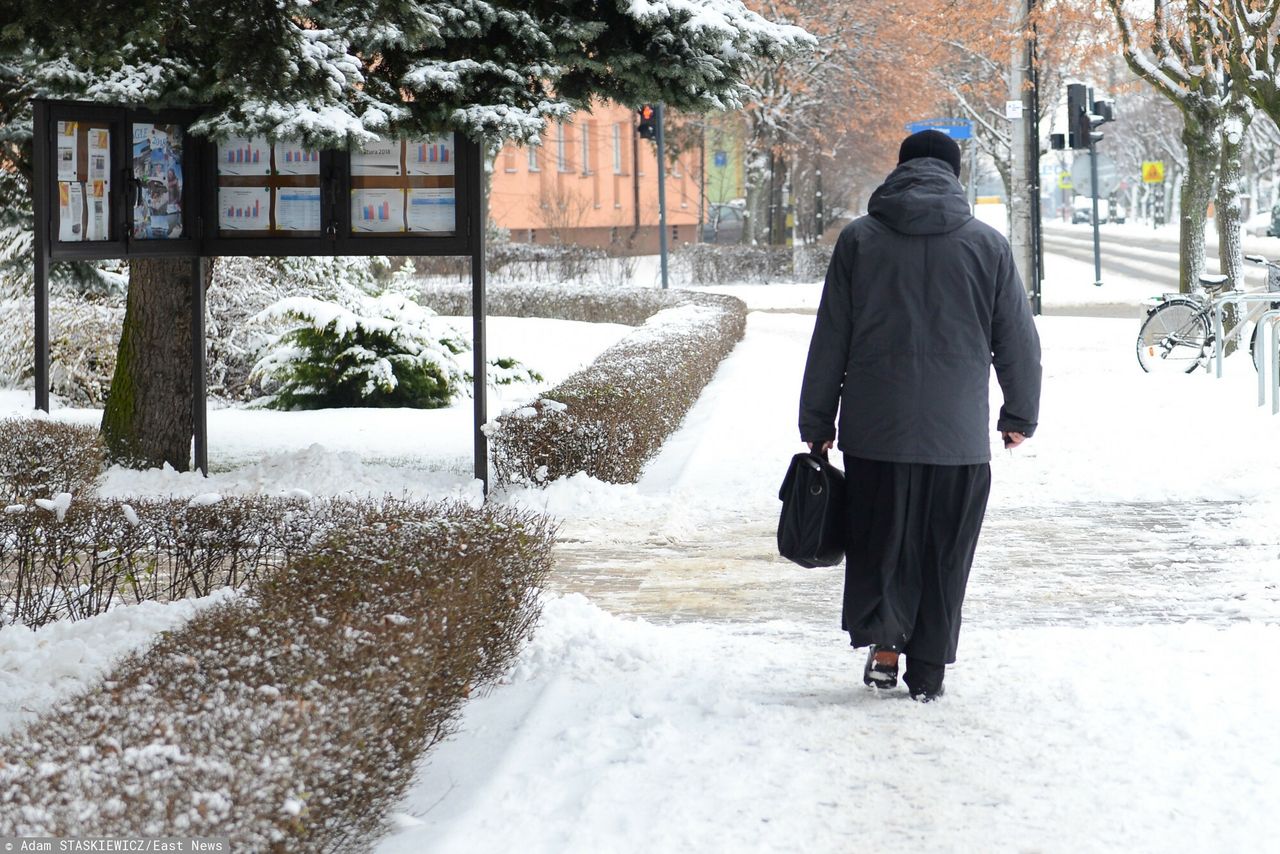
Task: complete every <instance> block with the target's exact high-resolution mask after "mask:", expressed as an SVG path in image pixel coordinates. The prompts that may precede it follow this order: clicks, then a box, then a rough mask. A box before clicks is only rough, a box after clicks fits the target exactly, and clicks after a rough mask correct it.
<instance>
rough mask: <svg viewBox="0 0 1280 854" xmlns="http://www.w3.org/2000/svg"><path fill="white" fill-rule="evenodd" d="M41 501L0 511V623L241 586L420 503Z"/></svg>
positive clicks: (41, 620)
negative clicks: (339, 535)
mask: <svg viewBox="0 0 1280 854" xmlns="http://www.w3.org/2000/svg"><path fill="white" fill-rule="evenodd" d="M42 503H44V504H45V507H50V505H52V506H51V508H50V509H45V507H42V506H39V505H34V504H33V505H15V506H11V507H9V508H8V509H7V510H6V512H4V514H3V515H0V626H3V625H4V624H5V623H6V622H9V623H21V624H23V625H26V626H28V627H30V628H37V627H39V626H42V625H44V624H46V623H49V622H52V621H53V620H58V619H82V618H84V617H91V616H94V615H95V614H100V613H102V612H104V611H106V610H107V609H109V608H110V607H112V606H113V605H115V604H118V603H121V602H124V603H134V602H143V601H149V600H156V601H162V602H163V601H171V600H173V599H180V598H185V597H189V596H205V595H207V594H209V593H211V592H213V591H214V590H217V589H219V588H222V587H240V586H241V585H243V584H246V583H251V582H254V581H256V580H257V579H258V578H259V577H260V576H261V575H262V574H264V573H266V572H268V571H271V570H273V569H278V568H281V567H284V566H287V565H288V564H289V563H290V561H291V560H293V559H294V557H295V556H297V555H299V554H302V553H304V552H306V551H307V550H309V549H311V548H313V547H314V545H315V543H316V542H318V541H319V540H321V539H323V538H324V537H325V536H328V535H330V534H332V533H333V532H336V531H342V530H349V529H353V528H359V527H362V526H366V525H369V524H378V523H382V522H385V521H386V520H389V519H397V518H414V517H415V514H417V513H419V512H420V510H419V509H418V508H419V506H420V505H418V504H416V503H414V502H410V501H395V500H390V499H386V500H383V501H381V502H353V501H345V500H338V499H335V500H317V501H308V500H303V499H279V498H268V497H265V496H246V497H233V498H220V497H217V496H210V497H206V498H203V499H195V500H191V501H188V500H186V499H154V498H144V499H136V500H135V499H131V500H129V501H121V500H107V501H103V500H81V499H71V500H70V501H69V503H58V502H42Z"/></svg>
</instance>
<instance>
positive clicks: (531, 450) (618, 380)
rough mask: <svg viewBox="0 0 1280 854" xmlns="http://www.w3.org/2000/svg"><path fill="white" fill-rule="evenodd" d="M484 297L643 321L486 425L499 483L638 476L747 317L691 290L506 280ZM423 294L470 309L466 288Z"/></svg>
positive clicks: (502, 303)
mask: <svg viewBox="0 0 1280 854" xmlns="http://www.w3.org/2000/svg"><path fill="white" fill-rule="evenodd" d="M486 298H487V310H488V313H489V314H494V315H502V316H511V317H552V318H556V319H560V320H581V321H586V322H591V323H601V322H605V323H624V324H630V325H638V326H640V328H639V329H637V330H636V331H635V332H632V333H631V334H629V335H628V336H627V337H626V338H623V339H622V340H621V341H619V342H618V343H617V344H615V345H614V346H613V347H610V348H609V349H608V350H606V351H605V352H604V353H602V354H601V355H600V357H599V358H597V359H596V360H595V362H593V363H592V364H590V365H589V366H587V367H586V368H584V369H583V370H581V371H579V372H578V373H576V374H574V375H572V376H570V377H569V378H568V379H566V380H565V381H564V382H562V383H560V385H558V386H556V387H555V388H553V389H550V390H549V391H547V392H546V393H545V394H544V395H543V397H542V398H541V399H540V400H537V401H534V402H532V403H530V404H529V405H527V406H523V407H519V408H517V409H514V410H512V411H509V412H506V413H504V414H503V415H501V416H499V417H498V418H497V419H495V420H494V421H492V422H490V423H489V424H488V425H486V428H485V432H486V433H487V434H488V436H489V440H490V447H491V449H492V453H493V473H494V476H495V478H496V479H497V480H498V481H499V482H502V483H529V484H537V483H544V482H547V481H550V480H555V479H556V478H559V477H564V476H566V475H571V474H574V473H576V472H580V471H581V472H586V473H587V474H589V475H591V476H592V477H595V478H598V479H600V480H604V481H609V482H611V483H634V482H635V481H637V480H639V479H640V473H641V472H642V471H643V469H644V466H645V464H646V463H647V462H648V461H649V460H650V459H652V458H653V456H654V455H655V454H657V453H658V451H659V450H660V449H661V448H662V443H663V442H664V441H666V439H667V437H668V436H670V435H671V433H673V432H674V431H675V429H676V428H677V427H679V425H680V422H681V421H682V420H683V419H684V416H685V414H686V413H687V412H688V411H689V409H690V408H691V407H692V406H693V404H694V403H695V402H696V401H697V399H698V395H699V394H701V393H702V389H703V388H704V387H706V384H707V383H708V382H710V381H711V378H712V376H714V374H715V372H716V369H717V368H718V367H719V366H720V362H721V361H722V360H723V359H724V357H725V356H727V355H729V353H730V352H731V351H732V350H733V348H734V346H735V345H736V344H737V343H738V342H739V341H741V340H742V336H743V334H744V333H745V331H746V323H747V307H746V304H745V303H743V302H742V301H741V300H739V299H736V298H734V297H729V296H723V295H720V294H707V293H698V292H693V291H679V290H675V291H662V290H654V289H651V288H616V289H607V290H605V289H596V290H593V289H583V288H570V287H565V286H561V287H537V286H523V287H519V286H517V287H509V286H508V287H497V288H493V289H491V290H489V291H488V293H487V295H486ZM422 299H423V301H424V302H426V303H427V304H428V305H430V306H431V307H432V308H433V309H435V310H436V311H437V312H439V313H440V314H454V315H466V314H470V312H471V291H470V289H469V288H463V287H460V286H456V285H455V286H448V285H442V284H435V285H432V286H428V287H427V288H426V289H424V291H423V294H422Z"/></svg>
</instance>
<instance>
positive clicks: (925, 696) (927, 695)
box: [911, 685, 947, 703]
mask: <svg viewBox="0 0 1280 854" xmlns="http://www.w3.org/2000/svg"><path fill="white" fill-rule="evenodd" d="M945 693H947V689H946V688H944V687H943V686H941V685H939V686H938V690H937V691H912V692H911V699H913V700H915V701H916V702H917V703H932V702H933V701H934V700H937V699H938V698H940V697H941V696H942V695H943V694H945Z"/></svg>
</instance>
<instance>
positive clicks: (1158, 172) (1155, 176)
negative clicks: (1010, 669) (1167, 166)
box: [1142, 160, 1164, 184]
mask: <svg viewBox="0 0 1280 854" xmlns="http://www.w3.org/2000/svg"><path fill="white" fill-rule="evenodd" d="M1142 182H1143V183H1144V184H1163V183H1164V161H1163V160H1144V161H1142Z"/></svg>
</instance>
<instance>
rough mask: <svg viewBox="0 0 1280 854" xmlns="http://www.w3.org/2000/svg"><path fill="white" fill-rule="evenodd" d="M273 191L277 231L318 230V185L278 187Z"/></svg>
mask: <svg viewBox="0 0 1280 854" xmlns="http://www.w3.org/2000/svg"><path fill="white" fill-rule="evenodd" d="M273 192H274V193H275V196H276V229H277V230H278V231H319V230H320V188H319V187H280V188H278V189H276V190H274V191H273Z"/></svg>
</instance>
